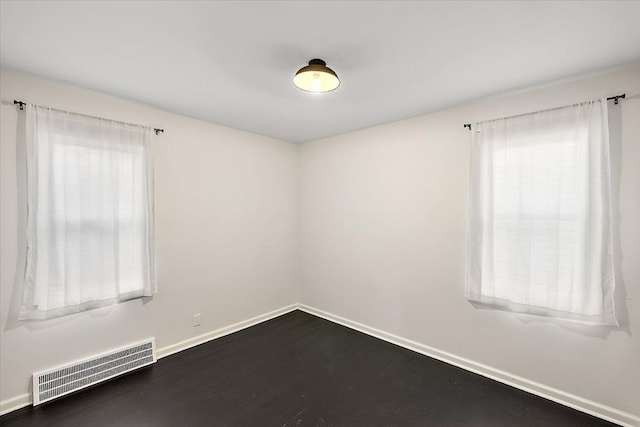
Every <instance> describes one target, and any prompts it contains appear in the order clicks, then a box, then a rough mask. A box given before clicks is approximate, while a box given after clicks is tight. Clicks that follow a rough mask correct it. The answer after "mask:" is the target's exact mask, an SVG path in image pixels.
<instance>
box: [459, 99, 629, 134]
mask: <svg viewBox="0 0 640 427" xmlns="http://www.w3.org/2000/svg"><path fill="white" fill-rule="evenodd" d="M626 97H627V94H626V93H623V94H622V95H616V96H610V97H608V98H607V101H613V103H614V104H615V105H618V101H619V100H620V99H625V98H626ZM463 127H464V128H465V129H469V130H471V123H465V124H464V125H463Z"/></svg>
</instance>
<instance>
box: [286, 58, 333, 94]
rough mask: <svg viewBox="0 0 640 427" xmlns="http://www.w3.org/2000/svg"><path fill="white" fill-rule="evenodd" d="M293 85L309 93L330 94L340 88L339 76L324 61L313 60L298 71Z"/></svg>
mask: <svg viewBox="0 0 640 427" xmlns="http://www.w3.org/2000/svg"><path fill="white" fill-rule="evenodd" d="M293 84H295V85H296V86H298V88H300V89H302V90H306V91H307V92H316V93H321V92H329V91H332V90H334V89H335V88H337V87H338V86H340V79H338V75H337V74H336V73H335V71H333V70H332V69H331V68H329V67H327V63H326V62H324V61H323V60H322V59H312V60H311V61H309V65H307V66H306V67H302V68H300V69H299V70H298V72H297V73H296V75H295V77H294V78H293Z"/></svg>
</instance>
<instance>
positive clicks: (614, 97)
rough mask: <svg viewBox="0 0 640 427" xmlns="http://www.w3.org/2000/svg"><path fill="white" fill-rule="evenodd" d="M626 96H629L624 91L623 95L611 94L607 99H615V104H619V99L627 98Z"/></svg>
mask: <svg viewBox="0 0 640 427" xmlns="http://www.w3.org/2000/svg"><path fill="white" fill-rule="evenodd" d="M626 97H627V94H626V93H623V94H622V95H616V96H611V97H609V98H607V101H611V100H613V103H614V104H615V105H618V102H619V100H620V99H625V98H626Z"/></svg>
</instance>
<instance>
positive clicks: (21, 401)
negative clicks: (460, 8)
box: [0, 304, 640, 427]
mask: <svg viewBox="0 0 640 427" xmlns="http://www.w3.org/2000/svg"><path fill="white" fill-rule="evenodd" d="M296 309H299V310H302V311H305V312H307V313H309V314H313V315H314V316H318V317H322V318H324V319H327V320H329V321H331V322H334V323H338V324H340V325H343V326H346V327H348V328H351V329H354V330H356V331H360V332H362V333H365V334H367V335H371V336H373V337H376V338H380V339H381V340H384V341H387V342H390V343H392V344H396V345H399V346H400V347H404V348H406V349H409V350H412V351H415V352H417V353H420V354H424V355H426V356H429V357H433V358H434V359H438V360H441V361H443V362H445V363H449V364H451V365H454V366H457V367H459V368H462V369H465V370H467V371H470V372H474V373H476V374H479V375H482V376H484V377H487V378H491V379H493V380H496V381H499V382H501V383H504V384H507V385H510V386H512V387H515V388H518V389H520V390H524V391H526V392H529V393H532V394H535V395H537V396H540V397H543V398H545V399H549V400H552V401H554V402H557V403H560V404H562V405H565V406H568V407H570V408H574V409H577V410H579V411H582V412H586V413H587V414H591V415H593V416H596V417H599V418H602V419H604V420H607V421H611V422H614V423H617V424H620V425H622V426H627V427H638V426H640V417H638V416H635V415H633V414H630V413H628V412H624V411H620V410H617V409H615V408H612V407H610V406H606V405H602V404H600V403H597V402H594V401H591V400H588V399H584V398H582V397H579V396H576V395H573V394H570V393H566V392H564V391H562V390H558V389H555V388H553V387H549V386H546V385H544V384H540V383H537V382H535V381H531V380H529V379H526V378H523V377H520V376H517V375H513V374H510V373H508V372H505V371H502V370H499V369H496V368H492V367H491V366H487V365H483V364H481V363H478V362H474V361H472V360H469V359H465V358H463V357H459V356H456V355H454V354H451V353H448V352H446V351H442V350H438V349H436V348H433V347H429V346H427V345H424V344H421V343H419V342H416V341H412V340H409V339H406V338H402V337H400V336H397V335H394V334H391V333H389V332H385V331H382V330H380V329H376V328H372V327H370V326H367V325H364V324H362V323H359V322H355V321H353V320H349V319H346V318H344V317H341V316H337V315H335V314H332V313H329V312H326V311H323V310H319V309H317V308H313V307H310V306H307V305H304V304H292V305H289V306H286V307H283V308H280V309H278V310H274V311H271V312H269V313H265V314H261V315H259V316H256V317H253V318H251V319H248V320H244V321H242V322H238V323H234V324H233V325H229V326H225V327H223V328H220V329H216V330H214V331H211V332H208V333H206V334H202V335H199V336H197V337H193V338H190V339H187V340H184V341H181V342H179V343H176V344H172V345H169V346H166V347H162V348H160V349H158V351H157V358H158V359H160V358H162V357H166V356H169V355H171V354H174V353H177V352H180V351H182V350H186V349H189V348H191V347H195V346H197V345H200V344H203V343H206V342H208V341H211V340H214V339H216V338H220V337H223V336H225V335H229V334H231V333H234V332H237V331H240V330H242V329H246V328H248V327H251V326H253V325H256V324H258V323H262V322H264V321H266V320H269V319H273V318H275V317H278V316H281V315H283V314H286V313H289V312H291V311H294V310H296ZM32 403H33V400H32V398H31V394H30V393H25V394H22V395H19V396H15V397H12V398H10V399H6V400H3V401H1V402H0V415H4V414H6V413H9V412H12V411H15V410H17V409H20V408H24V407H25V406H29V405H31V404H32Z"/></svg>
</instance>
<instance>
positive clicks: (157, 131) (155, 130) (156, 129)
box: [153, 128, 164, 135]
mask: <svg viewBox="0 0 640 427" xmlns="http://www.w3.org/2000/svg"><path fill="white" fill-rule="evenodd" d="M153 131H154V132H155V133H156V135H158V134H159V133H160V132H162V133H164V129H158V128H155V129H153Z"/></svg>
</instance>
